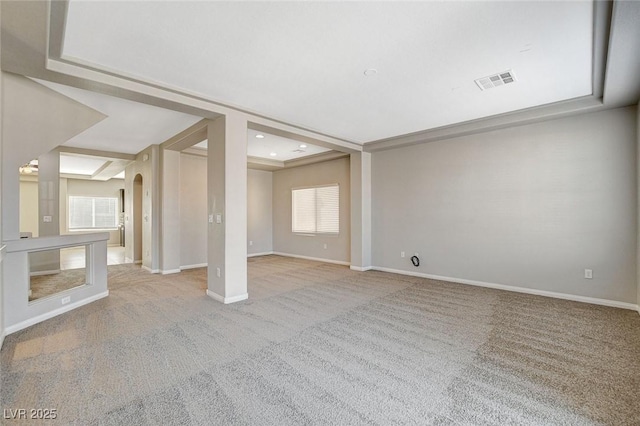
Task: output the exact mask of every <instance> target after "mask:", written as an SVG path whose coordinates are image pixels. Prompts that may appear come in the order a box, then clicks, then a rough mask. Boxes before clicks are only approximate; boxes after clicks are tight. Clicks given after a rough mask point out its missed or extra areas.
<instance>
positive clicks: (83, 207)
mask: <svg viewBox="0 0 640 426" xmlns="http://www.w3.org/2000/svg"><path fill="white" fill-rule="evenodd" d="M117 226H118V199H117V198H101V197H69V229H76V230H77V229H110V228H116V227H117Z"/></svg>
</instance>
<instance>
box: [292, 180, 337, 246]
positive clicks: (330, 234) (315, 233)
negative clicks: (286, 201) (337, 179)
mask: <svg viewBox="0 0 640 426" xmlns="http://www.w3.org/2000/svg"><path fill="white" fill-rule="evenodd" d="M331 187H335V188H337V190H338V194H337V201H338V203H337V204H338V214H337V216H338V217H337V221H338V230H337V231H336V232H318V231H317V229H318V209H317V204H316V206H315V208H314V210H315V212H314V213H315V217H314V222H315V223H314V225H315V226H314V227H315V229H316V230H315V231H296V230H295V229H294V218H295V207H296V206H295V204H294V191H299V190H305V189H313V190H317V189H320V188H331ZM314 192H315V196H316V201H317V191H314ZM340 204H341V203H340V184H339V183H329V184H323V185H311V186H299V187H294V188H291V233H292V234H294V235H300V236H307V237H315V236H328V237H337V236H339V235H340V213H341V209H340Z"/></svg>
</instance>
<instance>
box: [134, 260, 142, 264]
mask: <svg viewBox="0 0 640 426" xmlns="http://www.w3.org/2000/svg"><path fill="white" fill-rule="evenodd" d="M133 263H134V264H135V265H142V260H136V261H135V262H133Z"/></svg>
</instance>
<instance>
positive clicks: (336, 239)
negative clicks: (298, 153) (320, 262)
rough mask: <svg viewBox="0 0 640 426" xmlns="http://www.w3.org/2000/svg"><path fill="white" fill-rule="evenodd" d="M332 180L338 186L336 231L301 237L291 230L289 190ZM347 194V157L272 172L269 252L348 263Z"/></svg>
mask: <svg viewBox="0 0 640 426" xmlns="http://www.w3.org/2000/svg"><path fill="white" fill-rule="evenodd" d="M334 183H337V184H339V185H340V234H339V235H338V236H320V235H317V236H303V235H296V234H294V233H293V232H291V189H293V188H299V187H308V186H316V185H327V184H334ZM350 193H351V190H350V170H349V158H340V159H337V160H332V161H325V162H323V163H316V164H311V165H308V166H301V167H294V168H291V169H284V170H278V171H276V172H273V251H274V252H278V253H286V254H294V255H298V256H307V257H314V258H319V259H327V260H334V261H339V262H346V263H349V261H350V256H351V253H350V251H351V247H350V240H351V238H350V237H351V227H350V221H351V211H350V197H351V195H350ZM324 244H327V249H324V248H323V247H324Z"/></svg>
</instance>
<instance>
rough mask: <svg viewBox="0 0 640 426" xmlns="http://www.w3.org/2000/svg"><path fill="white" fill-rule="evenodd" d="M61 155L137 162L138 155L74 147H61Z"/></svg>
mask: <svg viewBox="0 0 640 426" xmlns="http://www.w3.org/2000/svg"><path fill="white" fill-rule="evenodd" d="M58 150H59V151H60V152H61V153H67V154H76V155H79V156H86V157H100V158H102V159H104V160H113V159H116V160H128V161H135V159H136V155H137V154H123V153H121V152H111V151H99V150H96V149H87V148H76V147H73V146H65V145H61V146H59V147H58Z"/></svg>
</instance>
